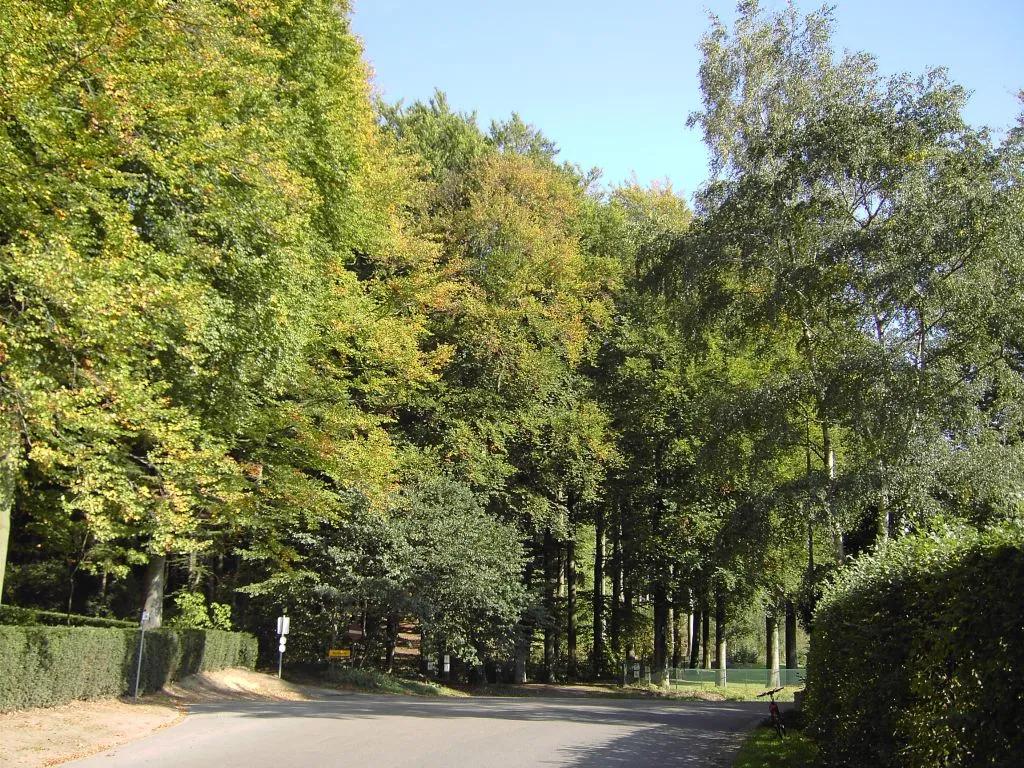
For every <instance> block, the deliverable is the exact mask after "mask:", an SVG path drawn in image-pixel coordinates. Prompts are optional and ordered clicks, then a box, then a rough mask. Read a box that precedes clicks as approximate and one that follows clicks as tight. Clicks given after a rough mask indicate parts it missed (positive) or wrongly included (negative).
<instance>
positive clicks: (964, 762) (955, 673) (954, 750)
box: [806, 523, 1024, 768]
mask: <svg viewBox="0 0 1024 768" xmlns="http://www.w3.org/2000/svg"><path fill="white" fill-rule="evenodd" d="M1022 545H1024V530H1022V528H1021V526H1020V525H1019V524H1013V523H1011V524H1006V525H1004V526H1002V527H1000V528H996V529H991V530H988V531H985V532H982V533H977V532H962V531H961V532H958V533H948V534H945V535H932V536H918V537H908V538H907V539H904V540H901V541H899V542H896V543H894V544H891V545H890V546H888V547H886V548H884V549H883V550H881V551H879V552H876V553H874V554H872V555H869V556H865V557H861V558H859V559H857V560H856V561H854V562H853V563H852V564H851V565H850V566H849V567H847V568H845V569H843V570H842V571H841V572H840V573H839V574H838V575H837V576H836V578H835V579H834V580H833V582H832V583H831V584H830V585H829V587H828V588H827V589H826V590H825V593H824V595H823V596H822V600H821V602H820V604H819V606H818V610H817V613H816V615H815V628H814V634H813V636H812V641H811V650H810V655H809V657H808V664H807V666H808V686H807V698H806V706H807V715H808V725H809V728H810V731H811V733H812V734H813V735H814V736H815V738H816V739H817V740H818V741H819V743H820V744H821V747H822V751H823V753H824V755H825V758H826V761H827V762H828V764H830V765H835V766H868V765H870V766H907V767H910V768H912V767H915V766H921V767H922V768H923V767H924V766H929V767H934V766H1009V765H1016V764H1017V762H1016V761H1017V760H1018V759H1019V756H1020V755H1021V754H1024V729H1022V728H1021V727H1020V724H1021V723H1022V722H1024V698H1022V696H1021V691H1024V642H1022V638H1024V631H1022V630H1024V627H1022V617H1024V597H1022V596H1024V546H1022Z"/></svg>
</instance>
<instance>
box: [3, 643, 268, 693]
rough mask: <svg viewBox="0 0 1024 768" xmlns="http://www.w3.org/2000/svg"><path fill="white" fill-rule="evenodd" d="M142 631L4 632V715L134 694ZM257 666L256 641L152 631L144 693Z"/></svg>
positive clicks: (144, 662) (145, 660)
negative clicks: (210, 673)
mask: <svg viewBox="0 0 1024 768" xmlns="http://www.w3.org/2000/svg"><path fill="white" fill-rule="evenodd" d="M138 646H139V632H138V631H137V630H126V629H103V628H97V627H42V626H0V712H6V711H8V710H12V709H22V708H25V707H50V706H55V705H57V704H65V703H67V702H69V701H74V700H76V699H96V698H109V697H112V696H121V695H124V694H128V693H131V692H132V691H133V690H134V687H135V670H136V665H137V662H138V657H137V656H136V654H137V653H138ZM255 664H256V639H255V638H254V637H252V636H251V635H247V634H242V633H240V632H222V631H219V630H201V629H157V630H151V631H148V632H146V635H145V647H144V650H143V655H142V674H141V676H140V685H139V692H140V693H143V692H151V691H157V690H159V689H160V688H162V687H163V686H164V685H166V684H167V683H168V682H170V681H172V680H178V679H180V678H182V677H185V676H186V675H191V674H194V673H196V672H206V671H213V670H217V669H224V668H226V667H248V668H249V669H252V668H253V667H254V666H255Z"/></svg>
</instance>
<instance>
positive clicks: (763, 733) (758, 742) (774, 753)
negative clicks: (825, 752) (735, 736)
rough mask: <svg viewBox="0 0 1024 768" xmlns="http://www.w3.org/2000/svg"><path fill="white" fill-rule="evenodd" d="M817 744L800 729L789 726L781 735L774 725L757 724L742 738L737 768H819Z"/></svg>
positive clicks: (819, 760)
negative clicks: (763, 725)
mask: <svg viewBox="0 0 1024 768" xmlns="http://www.w3.org/2000/svg"><path fill="white" fill-rule="evenodd" d="M822 765H823V763H822V761H821V755H820V753H819V751H818V747H817V746H816V745H815V743H814V742H813V741H811V740H810V739H809V738H808V737H807V736H805V735H804V734H803V733H802V732H801V731H798V730H795V729H788V730H787V731H786V737H785V738H782V739H780V738H779V736H778V734H776V733H775V729H774V728H758V729H757V730H755V731H753V732H752V733H751V734H750V735H749V736H748V737H747V740H746V741H744V742H743V746H742V747H740V751H739V753H738V754H737V755H736V761H735V762H734V763H733V766H734V768H820V766H822Z"/></svg>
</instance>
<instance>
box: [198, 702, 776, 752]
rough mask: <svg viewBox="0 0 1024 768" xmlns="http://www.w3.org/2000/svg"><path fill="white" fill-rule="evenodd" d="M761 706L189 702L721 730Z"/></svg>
mask: <svg viewBox="0 0 1024 768" xmlns="http://www.w3.org/2000/svg"><path fill="white" fill-rule="evenodd" d="M762 709H763V707H762V706H761V705H760V704H759V703H755V702H702V703H699V704H696V703H690V702H686V703H681V702H668V703H664V702H652V701H649V700H632V699H591V700H589V701H587V700H580V699H548V698H543V699H538V698H533V699H509V698H471V699H408V698H404V697H399V696H394V697H391V696H374V695H365V694H348V695H339V696H332V697H330V698H325V699H322V700H316V701H294V702H291V701H289V702H252V701H223V702H212V703H203V704H197V705H193V706H192V707H190V711H191V712H192V713H194V714H196V715H203V714H233V715H235V716H241V717H253V718H292V717H296V718H316V719H324V718H327V719H345V720H347V719H356V718H378V717H411V718H459V717H469V718H496V719H501V720H523V721H547V722H551V721H561V722H573V723H598V724H604V725H628V726H633V727H641V728H643V727H646V728H648V729H650V728H652V727H658V726H664V727H670V728H671V729H684V730H688V729H697V730H709V731H719V730H720V729H722V728H726V729H728V730H727V731H725V732H726V733H732V732H734V731H735V730H737V729H738V728H742V727H745V726H746V725H748V724H750V723H751V722H752V721H753V718H754V716H755V715H756V714H759V713H760V712H761V710H762ZM737 724H738V725H737ZM649 738H652V739H653V738H670V735H665V736H663V737H658V736H657V735H656V734H653V733H652V734H651V735H650V736H649ZM680 738H681V739H682V738H683V737H680ZM683 740H684V741H685V739H683ZM607 764H608V765H618V764H624V763H616V762H609V763H607Z"/></svg>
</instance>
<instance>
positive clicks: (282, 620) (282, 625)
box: [277, 616, 289, 680]
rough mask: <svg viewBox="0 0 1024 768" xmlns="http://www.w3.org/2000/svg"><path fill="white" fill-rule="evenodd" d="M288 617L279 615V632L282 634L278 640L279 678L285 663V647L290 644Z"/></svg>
mask: <svg viewBox="0 0 1024 768" xmlns="http://www.w3.org/2000/svg"><path fill="white" fill-rule="evenodd" d="M288 623H289V622H288V617H287V616H278V617H277V634H278V635H280V637H279V638H278V642H277V679H278V680H280V679H281V667H282V666H283V665H284V648H285V645H287V644H288V629H289V627H288Z"/></svg>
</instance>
